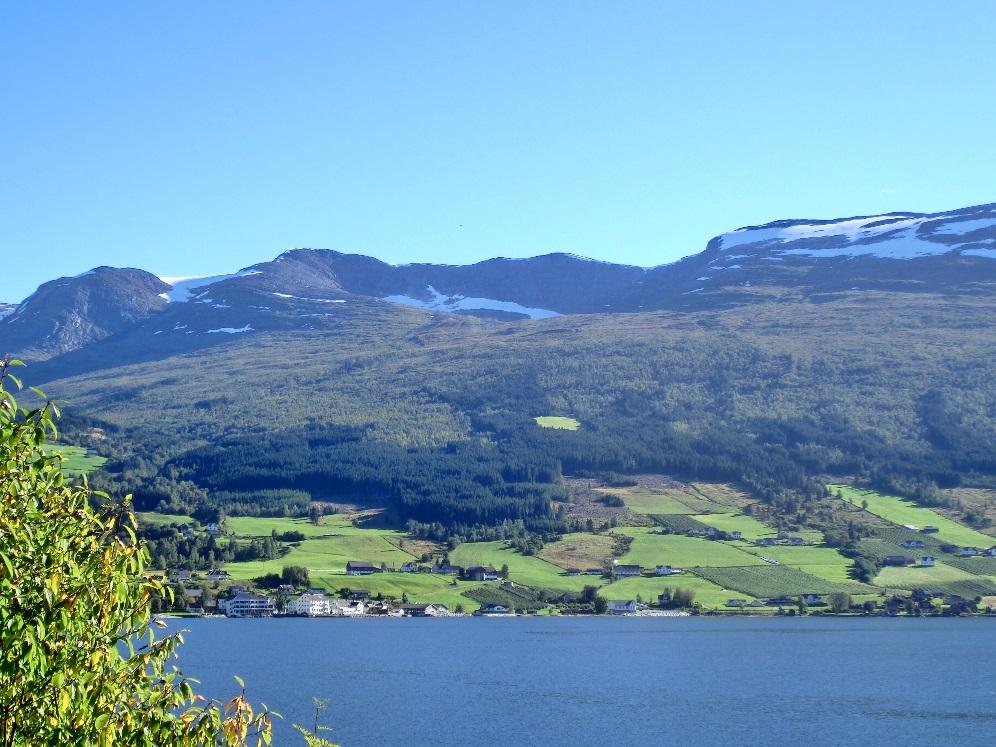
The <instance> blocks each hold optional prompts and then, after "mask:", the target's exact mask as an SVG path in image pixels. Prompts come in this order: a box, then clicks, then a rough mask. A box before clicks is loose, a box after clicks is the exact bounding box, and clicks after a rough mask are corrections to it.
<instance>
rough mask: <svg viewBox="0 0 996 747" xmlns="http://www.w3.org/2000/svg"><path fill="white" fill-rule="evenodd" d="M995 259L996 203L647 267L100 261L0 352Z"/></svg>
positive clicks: (644, 301) (988, 280) (981, 283)
mask: <svg viewBox="0 0 996 747" xmlns="http://www.w3.org/2000/svg"><path fill="white" fill-rule="evenodd" d="M993 260H996V205H982V206H978V207H971V208H965V209H962V210H954V211H949V212H945V213H934V214H918V213H891V214H888V215H879V216H865V217H858V218H847V219H842V220H835V221H820V220H785V221H776V222H774V223H768V224H765V225H760V226H749V227H746V228H741V229H738V230H736V231H733V232H730V233H725V234H722V235H720V236H717V237H716V238H714V239H713V240H712V241H710V242H709V244H708V246H707V247H706V249H705V250H704V251H703V252H701V253H699V254H696V255H693V256H690V257H687V258H685V259H683V260H681V261H678V262H675V263H672V264H666V265H661V266H658V267H652V268H642V267H633V266H627V265H617V264H612V263H608V262H602V261H594V260H589V259H585V258H583V257H579V256H576V255H571V254H563V253H558V254H547V255H544V256H539V257H532V258H529V259H505V258H496V259H490V260H487V261H484V262H478V263H476V264H472V265H464V266H457V265H433V264H408V265H401V266H395V265H391V264H387V263H385V262H381V261H379V260H377V259H374V258H372V257H366V256H362V255H355V254H344V253H341V252H337V251H331V250H325V249H294V250H291V251H288V252H284V253H283V254H281V255H280V256H278V257H277V258H276V259H274V260H273V261H271V262H263V263H260V264H256V265H252V266H250V267H246V268H244V269H241V270H239V271H237V272H233V273H232V274H229V275H220V276H215V277H203V278H189V277H163V278H159V277H156V276H154V275H152V274H151V273H148V272H145V271H143V270H139V269H130V268H129V269H121V268H111V267H97V268H94V269H92V270H90V271H89V272H87V273H84V274H83V275H80V276H77V277H69V278H67V277H63V278H59V279H57V280H53V281H51V282H48V283H45V284H44V285H42V286H41V287H40V288H39V289H38V290H37V291H36V292H35V293H34V294H32V295H31V296H30V297H28V298H27V299H26V300H25V301H24V302H22V303H21V304H19V305H16V306H13V305H4V306H2V307H0V317H2V318H0V345H2V346H3V347H4V349H5V350H6V351H8V352H16V353H21V354H27V355H28V356H29V357H33V358H48V357H51V356H54V355H59V354H62V353H66V352H70V351H73V350H77V349H80V348H83V347H86V346H88V345H90V344H92V343H95V342H97V341H99V340H102V339H104V338H107V337H111V336H114V335H119V334H128V333H129V332H138V333H139V334H140V335H145V336H153V337H156V336H160V335H165V336H166V337H167V338H172V337H176V336H178V335H182V336H188V335H210V334H241V333H250V332H255V331H260V330H266V329H288V328H301V327H304V328H306V327H308V326H309V325H314V324H317V323H320V321H321V320H326V321H327V320H330V319H335V318H337V317H340V316H342V315H343V314H344V312H345V313H347V314H348V313H349V312H348V311H347V310H349V311H352V309H353V308H354V307H359V308H360V310H361V312H362V311H363V310H369V309H371V307H372V306H375V305H377V304H381V305H383V304H401V305H406V306H410V307H414V308H419V309H423V310H425V311H428V312H432V313H436V312H450V313H455V314H465V315H474V316H481V317H489V318H495V319H504V320H516V319H534V320H535V319H544V318H550V317H555V316H561V315H569V314H570V315H573V314H601V313H636V312H645V311H654V310H701V309H719V308H729V307H732V306H736V305H742V304H751V303H758V302H763V301H772V300H779V301H782V302H785V301H809V302H813V301H819V300H825V299H826V298H828V297H832V295H833V294H839V293H847V292H855V291H875V290H884V291H898V292H906V293H957V294H974V295H978V294H982V295H985V294H988V293H992V290H993V288H994V287H996V286H994V283H996V262H994V261H993ZM381 313H389V311H388V310H387V309H381ZM153 342H154V343H159V342H160V341H159V340H155V341H153ZM140 344H142V345H143V346H144V345H146V344H148V343H147V342H146V341H143V342H141V343H140Z"/></svg>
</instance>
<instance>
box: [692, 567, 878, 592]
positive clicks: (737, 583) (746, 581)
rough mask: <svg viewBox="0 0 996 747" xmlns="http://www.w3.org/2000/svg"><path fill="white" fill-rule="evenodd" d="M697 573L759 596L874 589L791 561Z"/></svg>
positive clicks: (717, 582)
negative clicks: (839, 580)
mask: <svg viewBox="0 0 996 747" xmlns="http://www.w3.org/2000/svg"><path fill="white" fill-rule="evenodd" d="M695 574H696V575H697V576H701V577H702V578H705V579H707V580H709V581H712V582H713V583H715V584H718V585H720V586H723V587H726V588H727V589H736V590H737V591H740V592H743V593H744V594H750V595H751V596H755V597H774V596H782V595H786V596H795V595H799V594H829V593H831V592H834V591H846V592H848V593H862V592H865V593H867V592H871V591H873V590H872V589H871V588H870V587H868V586H866V585H865V584H859V583H857V582H854V581H851V582H847V583H834V582H832V581H828V580H827V579H825V578H820V577H819V576H816V575H814V574H811V573H806V572H805V571H802V570H800V569H798V568H791V567H789V566H787V565H765V566H753V567H750V568H696V569H695Z"/></svg>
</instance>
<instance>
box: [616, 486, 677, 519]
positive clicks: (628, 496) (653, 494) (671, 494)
mask: <svg viewBox="0 0 996 747" xmlns="http://www.w3.org/2000/svg"><path fill="white" fill-rule="evenodd" d="M597 492H599V493H606V494H608V495H615V496H618V497H619V498H621V499H622V500H623V502H624V503H625V504H626V508H628V509H629V510H630V511H632V512H634V513H637V514H693V513H695V509H692V508H690V507H689V506H688V505H687V504H685V503H682V501H681V498H680V497H681V496H682V495H684V493H682V492H681V491H679V490H659V489H655V488H641V487H634V488H599V489H598V491H597Z"/></svg>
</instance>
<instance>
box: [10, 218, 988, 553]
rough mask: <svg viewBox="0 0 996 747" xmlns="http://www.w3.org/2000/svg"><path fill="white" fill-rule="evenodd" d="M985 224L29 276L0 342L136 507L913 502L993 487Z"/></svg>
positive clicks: (898, 225) (476, 516)
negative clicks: (634, 485)
mask: <svg viewBox="0 0 996 747" xmlns="http://www.w3.org/2000/svg"><path fill="white" fill-rule="evenodd" d="M993 212H994V211H993V208H992V206H985V207H982V208H975V209H971V210H969V211H957V212H955V213H950V214H938V215H935V216H913V215H902V216H876V217H874V218H862V219H848V220H846V221H836V222H812V221H787V222H786V221H783V222H779V223H777V224H768V225H766V226H758V227H750V228H745V229H741V230H739V231H735V232H732V233H730V234H724V235H723V236H720V237H717V238H716V239H714V240H713V241H712V242H710V245H709V247H708V248H707V249H706V250H705V251H704V252H702V253H700V254H698V255H695V256H693V257H688V258H686V259H684V260H682V261H680V262H677V263H674V264H672V265H665V266H661V267H656V268H653V269H649V270H644V269H641V268H634V267H625V266H618V265H612V264H606V263H598V262H592V261H589V260H584V259H581V258H577V257H572V256H569V255H547V256H545V257H537V258H533V259H529V260H508V259H496V260H490V261H488V262H482V263H478V264H475V265H471V266H468V267H449V266H436V265H407V266H402V267H394V266H392V265H388V264H386V263H383V262H380V261H378V260H376V259H372V258H369V257H360V256H356V255H347V254H341V253H338V252H331V251H327V250H294V251H291V252H286V253H284V254H282V255H280V256H279V257H277V258H276V259H275V260H273V261H272V262H264V263H260V264H257V265H254V266H252V267H248V268H245V269H243V270H240V271H239V272H237V273H234V274H232V275H226V276H219V277H214V278H201V279H190V278H187V279H177V278H171V279H170V280H171V282H170V283H165V282H163V281H162V280H160V279H157V278H153V277H152V276H150V275H148V273H143V272H142V271H139V270H120V271H114V270H109V269H103V268H101V269H100V270H98V271H96V272H94V273H93V275H88V276H84V277H82V278H75V279H63V280H62V281H56V282H54V283H50V284H46V285H45V286H43V287H42V288H41V289H39V292H38V293H36V294H35V295H34V296H32V297H31V298H29V299H28V301H27V302H26V303H25V304H22V305H21V306H20V307H19V310H18V311H17V312H16V313H15V314H14V315H12V316H9V317H7V318H6V319H5V320H0V346H3V347H4V348H6V349H15V350H16V349H18V348H16V347H9V346H11V345H22V346H26V345H25V341H26V342H30V343H31V345H34V349H35V350H41V352H40V353H39V354H38V355H36V357H35V360H37V359H38V358H41V357H43V355H42V354H43V353H46V352H47V354H48V355H49V357H48V359H47V360H45V361H43V362H40V363H33V364H32V365H31V367H30V368H29V371H28V376H27V378H28V379H29V380H30V381H31V382H32V383H36V384H44V386H45V389H46V391H47V392H48V393H50V394H51V395H53V396H55V397H57V398H59V399H60V400H62V401H63V402H64V403H65V404H66V405H67V408H66V411H67V412H68V413H69V420H68V421H67V422H66V424H65V425H66V428H65V431H66V432H67V433H68V434H69V435H70V436H71V437H72V438H74V439H77V440H79V441H81V442H83V443H87V444H89V445H92V446H96V447H97V448H98V449H99V450H100V451H101V452H102V453H104V454H106V455H107V456H109V457H111V459H110V461H109V463H108V468H107V471H106V472H105V473H103V476H95V478H94V479H95V480H97V481H100V480H111V479H113V481H114V488H115V490H117V491H121V490H125V491H133V492H134V493H135V495H136V500H137V502H138V503H139V505H140V506H144V507H155V506H158V507H160V508H162V507H166V508H172V509H175V510H178V511H189V510H192V509H193V508H197V507H203V506H224V507H226V510H230V511H242V512H253V511H255V512H261V511H282V510H283V508H282V507H280V506H278V505H277V504H276V503H274V501H277V500H278V498H275V497H274V496H285V495H288V494H289V492H288V491H290V492H293V493H294V494H295V495H298V497H300V496H301V495H302V492H301V491H304V492H305V493H307V494H309V495H311V496H313V497H315V498H327V499H334V500H339V499H352V500H358V501H371V502H374V501H375V502H380V503H385V502H386V503H388V504H389V505H390V506H391V507H392V509H393V513H394V515H395V516H396V517H398V518H403V519H412V520H414V521H419V522H425V523H430V524H438V525H440V526H445V527H449V528H451V529H452V528H454V527H459V528H460V531H465V530H466V531H471V528H473V527H480V526H483V525H487V526H492V527H493V526H495V525H503V524H505V523H506V522H511V523H516V522H522V523H523V525H525V526H528V527H529V529H530V530H532V531H536V532H546V531H557V530H560V529H563V527H564V525H563V524H562V523H561V522H560V518H559V517H560V516H561V512H560V511H559V509H558V506H557V503H558V501H559V500H560V499H563V498H564V495H565V494H564V492H563V489H562V486H561V479H562V476H563V475H564V474H565V473H566V474H578V473H601V474H604V473H607V472H616V473H628V472H634V471H642V472H660V473H669V474H675V475H682V476H685V477H688V478H700V479H715V480H723V481H736V482H738V483H740V484H741V485H742V486H744V487H745V488H747V489H748V490H750V491H752V492H753V493H754V494H755V495H756V496H757V497H760V498H762V499H763V500H765V501H767V502H769V503H770V504H772V505H773V506H777V507H778V510H779V511H780V512H781V513H782V514H785V515H789V514H791V515H796V514H798V515H801V516H802V517H803V519H804V520H805V521H807V522H809V523H810V524H811V525H814V526H820V524H819V522H820V521H828V520H829V519H827V518H826V515H824V514H823V513H821V512H823V511H824V509H825V506H823V504H821V503H820V495H821V488H820V487H819V486H820V485H821V484H822V481H823V480H824V479H825V478H826V477H827V476H848V477H859V478H863V479H865V480H867V481H868V482H870V483H873V484H876V485H878V486H880V487H882V488H884V489H887V490H889V491H891V492H895V493H901V494H903V495H911V496H915V497H918V498H922V499H929V500H935V499H936V497H937V495H938V493H937V487H938V486H941V487H950V486H955V485H970V486H989V487H991V486H993V485H996V460H994V458H993V454H996V427H994V425H993V424H994V422H996V421H994V419H993V413H994V412H996V383H994V382H996V332H994V330H996V293H994V292H993V290H994V288H996V285H994V282H996V262H994V261H993V259H992V258H990V256H989V255H988V254H986V252H987V251H988V250H987V249H986V247H987V246H990V245H991V244H993V243H996V234H994V225H996V220H994V221H993V224H992V225H991V224H990V223H989V222H986V221H990V220H991V218H992V219H996V215H994V214H993ZM925 247H926V248H925ZM900 256H902V257H907V258H900ZM107 285H110V286H113V288H114V289H116V291H117V292H118V293H119V296H120V297H119V296H113V297H111V296H108V293H110V291H108V290H106V289H105V286H107ZM125 291H127V292H125ZM108 305H109V306H110V307H111V308H112V309H114V310H116V312H115V313H116V315H113V314H109V313H108V310H107V309H106V308H105V306H108ZM98 312H99V313H98ZM126 312H127V313H126ZM74 315H75V316H74ZM105 317H107V318H108V320H107V321H104V322H103V323H102V324H97V323H96V322H97V321H98V320H103V319H104V318H105ZM67 319H69V320H76V321H78V322H79V324H78V325H73V324H68V327H69V329H70V330H75V329H79V328H82V327H85V329H86V331H87V333H86V334H83V333H80V334H78V335H72V334H67V333H66V332H64V330H65V329H66V327H67V322H66V320H67ZM12 320H13V321H12ZM29 322H30V324H33V325H34V327H31V326H30V324H29ZM84 322H85V324H84ZM11 330H14V331H15V332H17V334H19V335H21V337H17V335H12V334H11ZM53 330H54V331H53ZM31 334H33V335H34V337H31ZM27 347H29V349H30V346H27ZM150 413H154V414H155V416H154V417H150ZM544 415H561V416H569V417H572V418H576V419H577V420H578V421H580V423H581V427H580V429H579V430H577V431H550V430H547V429H544V428H541V427H540V426H538V425H537V423H536V421H535V418H536V417H539V416H544ZM93 416H98V417H99V418H100V419H101V420H102V423H96V422H94V421H92V420H90V418H91V417H93ZM94 434H96V435H94ZM88 439H90V440H88ZM93 439H96V440H93ZM107 487H111V486H110V485H108V486H107ZM295 510H296V509H295ZM821 517H822V518H821ZM475 531H476V530H475ZM438 533H439V532H436V534H438Z"/></svg>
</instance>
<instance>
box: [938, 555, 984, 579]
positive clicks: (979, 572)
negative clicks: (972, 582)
mask: <svg viewBox="0 0 996 747" xmlns="http://www.w3.org/2000/svg"><path fill="white" fill-rule="evenodd" d="M944 563H945V565H950V566H953V567H955V568H959V569H961V570H963V571H966V572H968V573H971V574H972V575H973V576H996V558H991V557H978V556H976V557H974V558H959V557H953V556H947V555H946V556H945V557H944Z"/></svg>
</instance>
